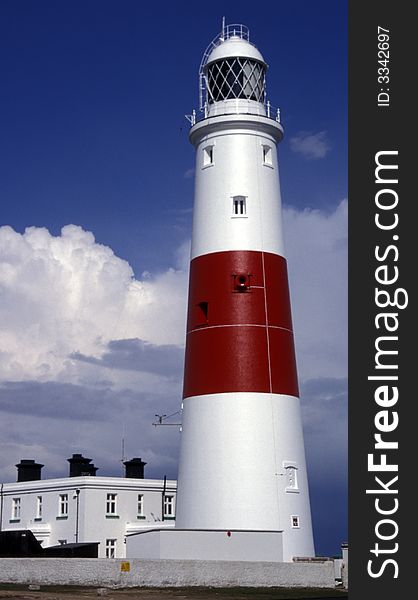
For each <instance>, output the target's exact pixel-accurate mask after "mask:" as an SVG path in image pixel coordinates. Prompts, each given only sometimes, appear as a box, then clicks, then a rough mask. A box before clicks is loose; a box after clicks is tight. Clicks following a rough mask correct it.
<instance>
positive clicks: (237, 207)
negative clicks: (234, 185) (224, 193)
mask: <svg viewBox="0 0 418 600" xmlns="http://www.w3.org/2000/svg"><path fill="white" fill-rule="evenodd" d="M246 204H247V203H246V198H245V196H233V197H232V214H233V215H234V217H245V215H246V214H247V206H246Z"/></svg>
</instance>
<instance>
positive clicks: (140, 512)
mask: <svg viewBox="0 0 418 600" xmlns="http://www.w3.org/2000/svg"><path fill="white" fill-rule="evenodd" d="M137 507H138V517H143V516H144V495H143V494H138V505H137Z"/></svg>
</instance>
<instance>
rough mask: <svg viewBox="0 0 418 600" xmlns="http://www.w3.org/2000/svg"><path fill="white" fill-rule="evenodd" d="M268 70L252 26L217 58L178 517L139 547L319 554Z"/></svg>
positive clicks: (198, 184) (273, 556) (177, 553)
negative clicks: (267, 93) (252, 39)
mask: <svg viewBox="0 0 418 600" xmlns="http://www.w3.org/2000/svg"><path fill="white" fill-rule="evenodd" d="M266 69H267V65H266V63H265V61H264V58H263V57H262V55H261V54H260V52H259V51H258V50H257V48H256V47H255V46H254V45H253V44H251V43H250V41H249V34H248V29H247V28H246V27H244V26H243V25H229V26H227V27H225V26H224V27H223V28H222V32H221V34H220V35H218V36H217V37H216V38H215V40H214V41H213V42H211V44H210V45H209V47H208V49H207V50H206V52H205V54H204V56H203V60H202V64H201V69H200V79H199V83H200V85H199V91H200V109H201V118H200V119H198V118H196V114H195V113H193V115H192V116H191V117H190V120H191V122H192V128H191V130H190V140H191V142H192V144H193V145H194V147H195V148H196V175H195V178H196V181H195V204H194V213H193V238H192V251H191V263H190V284H189V304H188V319H187V339H186V358H185V372H184V393H183V419H182V422H183V424H182V435H181V449H180V464H179V478H178V492H177V502H176V524H175V528H172V529H169V528H165V529H163V528H159V529H154V530H152V531H147V532H143V533H140V534H136V535H135V536H133V537H132V538H131V539H130V538H128V549H129V553H128V556H132V557H138V558H183V559H200V560H206V559H207V560H233V561H243V560H244V561H270V562H272V561H273V562H282V561H285V562H286V561H292V559H293V558H294V557H311V556H313V555H314V546H313V539H312V524H311V514H310V505H309V491H308V480H307V473H306V464H305V451H304V443H303V433H302V423H301V416H300V403H299V397H298V396H299V392H298V381H297V373H296V361H295V353H294V343H293V333H292V320H291V311H290V299H289V289H288V280H287V267H286V258H285V252H284V248H283V236H282V223H281V200H280V186H279V166H278V160H277V152H276V144H277V143H278V142H280V140H281V139H282V137H283V127H282V125H281V124H280V117H279V114H278V111H274V112H273V110H272V109H271V107H270V104H269V103H268V102H267V101H266V96H265V73H266Z"/></svg>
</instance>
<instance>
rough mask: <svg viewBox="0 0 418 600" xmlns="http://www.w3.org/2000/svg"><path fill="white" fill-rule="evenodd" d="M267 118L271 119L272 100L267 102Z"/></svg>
mask: <svg viewBox="0 0 418 600" xmlns="http://www.w3.org/2000/svg"><path fill="white" fill-rule="evenodd" d="M267 116H268V117H269V118H270V100H267Z"/></svg>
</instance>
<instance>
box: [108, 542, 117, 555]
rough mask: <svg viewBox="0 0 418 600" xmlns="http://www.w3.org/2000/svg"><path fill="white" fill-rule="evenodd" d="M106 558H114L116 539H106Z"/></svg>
mask: <svg viewBox="0 0 418 600" xmlns="http://www.w3.org/2000/svg"><path fill="white" fill-rule="evenodd" d="M106 558H116V540H115V539H111V540H106Z"/></svg>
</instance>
